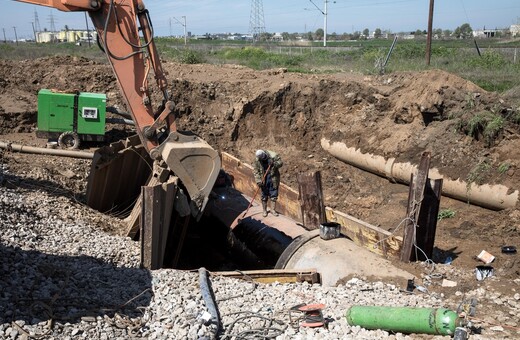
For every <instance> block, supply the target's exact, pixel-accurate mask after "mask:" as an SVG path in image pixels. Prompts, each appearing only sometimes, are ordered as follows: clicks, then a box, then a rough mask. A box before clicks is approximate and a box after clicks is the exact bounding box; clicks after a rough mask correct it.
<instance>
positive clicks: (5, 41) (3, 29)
mask: <svg viewBox="0 0 520 340" xmlns="http://www.w3.org/2000/svg"><path fill="white" fill-rule="evenodd" d="M2 31H4V44H7V38H6V36H5V28H2Z"/></svg>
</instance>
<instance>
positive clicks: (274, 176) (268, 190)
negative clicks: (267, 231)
mask: <svg viewBox="0 0 520 340" xmlns="http://www.w3.org/2000/svg"><path fill="white" fill-rule="evenodd" d="M255 156H256V158H255V163H254V173H255V181H256V184H257V185H258V186H259V187H260V189H261V190H262V208H263V214H262V216H264V217H266V216H267V199H268V198H270V199H271V214H273V216H278V213H277V212H276V200H277V199H278V186H279V185H280V170H279V169H280V168H281V167H282V165H283V162H282V159H281V158H280V156H279V155H278V154H277V153H276V152H274V151H270V150H256V153H255Z"/></svg>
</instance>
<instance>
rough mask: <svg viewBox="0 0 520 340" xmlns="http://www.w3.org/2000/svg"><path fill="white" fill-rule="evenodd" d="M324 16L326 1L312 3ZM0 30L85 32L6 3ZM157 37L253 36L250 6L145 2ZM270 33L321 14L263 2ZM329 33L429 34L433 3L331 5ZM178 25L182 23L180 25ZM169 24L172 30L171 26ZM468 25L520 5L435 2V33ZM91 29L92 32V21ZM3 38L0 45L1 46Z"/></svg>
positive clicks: (491, 23)
mask: <svg viewBox="0 0 520 340" xmlns="http://www.w3.org/2000/svg"><path fill="white" fill-rule="evenodd" d="M313 1H314V3H315V4H316V5H317V7H319V8H320V9H322V10H323V6H324V0H313ZM3 3H4V5H3V6H2V11H1V12H0V28H2V29H4V30H5V34H6V36H7V38H8V39H14V28H13V27H16V32H17V35H18V38H19V39H21V38H31V37H32V36H33V34H32V25H31V22H34V21H35V20H34V18H35V15H34V13H35V11H36V12H37V14H38V19H39V23H40V27H41V28H42V29H43V28H47V29H50V27H51V25H50V21H51V15H52V16H53V18H54V22H55V27H56V28H57V29H61V28H63V27H64V26H65V25H68V27H69V28H74V29H84V28H85V27H86V23H85V17H84V14H83V13H65V12H60V11H57V10H54V9H50V8H48V7H42V6H35V5H29V4H24V3H20V2H15V1H11V0H7V1H6V0H3ZM145 4H146V6H147V7H148V9H149V11H150V16H151V18H152V21H153V24H154V27H155V32H156V35H170V33H171V34H173V35H182V34H183V27H182V25H181V24H180V23H179V22H181V21H183V19H182V16H186V23H187V25H186V26H187V29H188V31H191V32H192V33H193V34H204V33H206V32H209V33H224V32H240V33H247V32H248V31H249V21H250V12H251V1H250V0H234V1H229V0H178V1H175V0H172V1H166V0H148V1H146V0H145ZM263 8H264V17H265V26H266V30H267V31H268V32H290V33H292V32H304V31H315V30H316V29H318V28H323V18H324V16H323V14H322V13H321V12H320V11H319V10H318V9H317V8H316V7H315V6H314V5H313V4H312V3H311V2H310V0H278V1H275V0H263ZM328 9H329V10H328V16H327V18H328V32H329V33H332V32H336V33H343V32H347V33H350V32H353V31H362V30H363V29H365V28H368V29H370V30H371V31H373V30H374V29H376V28H381V29H383V30H390V31H392V32H402V31H415V30H417V29H421V30H424V29H426V28H427V22H428V9H429V0H336V1H329V3H328ZM177 20H178V21H177ZM170 22H171V24H170ZM466 22H468V23H469V24H470V25H471V27H473V29H482V28H484V27H486V28H505V27H509V26H510V25H511V24H516V23H520V1H519V0H495V1H490V0H442V1H440V0H437V1H435V13H434V20H433V27H434V28H442V29H451V30H453V29H455V28H456V27H457V26H460V25H462V24H463V23H466ZM89 26H90V27H92V25H91V23H90V20H89ZM2 34H3V33H2V32H0V39H1V40H3V35H2Z"/></svg>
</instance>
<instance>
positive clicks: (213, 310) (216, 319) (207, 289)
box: [199, 267, 222, 339]
mask: <svg viewBox="0 0 520 340" xmlns="http://www.w3.org/2000/svg"><path fill="white" fill-rule="evenodd" d="M199 285H200V291H201V293H202V298H203V299H204V303H205V304H206V308H207V309H208V311H209V313H210V314H211V320H210V321H209V322H208V324H213V325H215V326H216V327H217V330H216V331H215V337H214V338H215V339H217V338H218V336H219V335H220V331H221V329H222V322H221V321H220V314H219V312H218V307H217V302H216V301H215V293H214V292H213V289H212V288H211V281H210V280H209V277H208V271H207V270H206V268H204V267H201V268H199Z"/></svg>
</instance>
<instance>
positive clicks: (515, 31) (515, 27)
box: [509, 25, 520, 37]
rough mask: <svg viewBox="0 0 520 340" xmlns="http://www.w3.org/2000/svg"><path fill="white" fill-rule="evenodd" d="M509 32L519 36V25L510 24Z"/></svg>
mask: <svg viewBox="0 0 520 340" xmlns="http://www.w3.org/2000/svg"><path fill="white" fill-rule="evenodd" d="M509 32H511V36H513V37H519V36H520V25H511V27H509Z"/></svg>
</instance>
